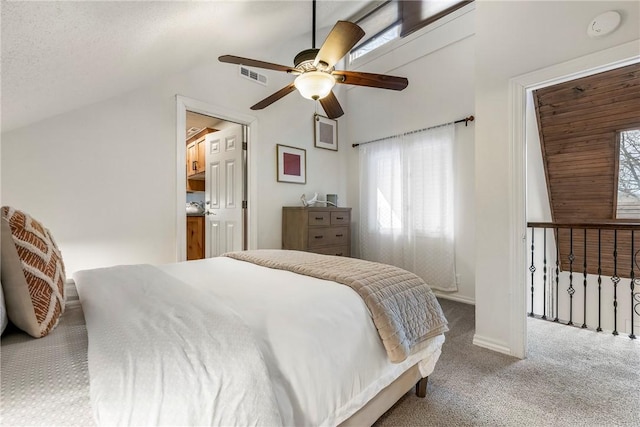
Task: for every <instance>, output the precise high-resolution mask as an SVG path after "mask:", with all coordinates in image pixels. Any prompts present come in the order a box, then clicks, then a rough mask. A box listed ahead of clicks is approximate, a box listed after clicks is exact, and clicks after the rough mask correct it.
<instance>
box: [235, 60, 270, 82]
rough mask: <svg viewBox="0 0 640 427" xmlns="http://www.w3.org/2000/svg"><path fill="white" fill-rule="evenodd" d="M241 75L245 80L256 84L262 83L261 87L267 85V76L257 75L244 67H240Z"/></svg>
mask: <svg viewBox="0 0 640 427" xmlns="http://www.w3.org/2000/svg"><path fill="white" fill-rule="evenodd" d="M240 75H241V76H242V77H244V78H245V79H249V80H252V81H254V82H256V83H260V84H261V85H264V86H266V85H267V76H265V75H264V74H260V73H257V72H255V71H253V70H251V69H249V68H247V67H245V66H243V65H240Z"/></svg>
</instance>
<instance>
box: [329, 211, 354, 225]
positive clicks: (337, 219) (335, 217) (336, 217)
mask: <svg viewBox="0 0 640 427" xmlns="http://www.w3.org/2000/svg"><path fill="white" fill-rule="evenodd" d="M350 222H351V218H349V212H331V225H349V223H350Z"/></svg>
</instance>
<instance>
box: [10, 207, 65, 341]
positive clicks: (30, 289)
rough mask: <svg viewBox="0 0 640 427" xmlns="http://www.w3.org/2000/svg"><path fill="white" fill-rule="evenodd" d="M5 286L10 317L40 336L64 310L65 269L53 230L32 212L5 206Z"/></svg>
mask: <svg viewBox="0 0 640 427" xmlns="http://www.w3.org/2000/svg"><path fill="white" fill-rule="evenodd" d="M0 223H2V224H1V225H2V236H1V237H2V239H1V243H2V266H1V270H0V271H1V273H2V278H1V280H2V287H3V290H4V297H5V304H6V308H7V314H8V316H9V320H11V322H13V324H14V325H16V326H17V327H18V328H20V329H22V330H23V331H25V332H26V333H28V334H29V335H31V336H33V337H36V338H40V337H44V336H45V335H47V334H48V333H49V332H51V330H53V328H55V326H56V325H57V324H58V320H59V318H60V315H61V314H62V313H63V312H64V303H65V299H64V282H65V271H64V263H63V261H62V255H61V254H60V250H59V249H58V246H57V245H56V243H55V241H54V240H53V237H52V236H51V233H50V232H49V230H47V229H46V228H45V227H43V226H42V224H40V222H38V221H36V220H35V219H33V218H32V217H31V216H29V215H28V214H26V213H24V212H21V211H19V210H16V209H13V208H11V207H6V206H5V207H3V208H2V219H1V220H0Z"/></svg>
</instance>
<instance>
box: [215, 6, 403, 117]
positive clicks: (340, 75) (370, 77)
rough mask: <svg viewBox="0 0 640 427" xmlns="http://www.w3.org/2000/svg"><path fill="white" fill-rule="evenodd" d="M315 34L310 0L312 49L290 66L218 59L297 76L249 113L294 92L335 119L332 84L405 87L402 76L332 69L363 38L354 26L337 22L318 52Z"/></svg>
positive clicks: (228, 57) (337, 108)
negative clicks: (318, 102) (315, 103)
mask: <svg viewBox="0 0 640 427" xmlns="http://www.w3.org/2000/svg"><path fill="white" fill-rule="evenodd" d="M315 33H316V0H313V28H312V46H313V47H312V48H311V49H306V50H303V51H302V52H300V53H298V54H297V55H296V56H295V58H294V60H293V64H294V66H293V67H288V66H286V65H279V64H273V63H271V62H264V61H259V60H256V59H249V58H241V57H239V56H233V55H223V56H220V57H219V58H218V60H219V61H220V62H226V63H229V64H239V65H246V66H248V67H256V68H265V69H268V70H276V71H284V72H286V73H289V74H293V75H297V76H298V77H296V79H295V81H294V82H293V83H290V84H289V85H287V86H285V87H283V88H282V89H280V90H279V91H277V92H275V93H274V94H272V95H270V96H268V97H266V98H265V99H263V100H262V101H260V102H258V103H257V104H255V105H253V106H252V107H251V109H252V110H261V109H263V108H265V107H268V106H269V105H271V104H273V103H274V102H276V101H277V100H279V99H280V98H283V97H284V96H285V95H288V94H290V93H291V92H293V91H294V90H296V89H298V91H299V92H300V94H301V95H302V96H303V97H305V98H308V99H313V100H318V101H320V104H321V105H322V108H323V109H324V111H325V112H326V113H327V116H328V117H329V118H331V119H335V118H338V117H340V116H342V115H343V114H344V111H343V110H342V107H341V106H340V103H339V102H338V98H336V96H335V94H334V93H333V86H334V85H335V84H336V83H340V84H350V85H356V86H368V87H374V88H380V89H391V90H403V89H404V88H406V87H407V85H408V84H409V81H408V80H407V79H406V78H405V77H396V76H389V75H385V74H373V73H362V72H358V71H346V70H336V69H335V68H334V66H335V64H336V63H337V62H338V61H340V59H342V57H343V56H345V55H346V54H347V53H348V52H349V51H350V50H351V49H352V48H353V47H354V46H355V45H356V43H358V41H359V40H360V39H362V37H364V34H365V33H364V31H363V30H362V28H360V27H359V26H358V25H356V24H354V23H352V22H348V21H338V22H337V23H336V25H335V26H334V27H333V29H332V30H331V32H330V33H329V35H328V36H327V38H326V40H325V41H324V43H323V44H322V46H321V47H320V49H316V47H315V46H316V37H315Z"/></svg>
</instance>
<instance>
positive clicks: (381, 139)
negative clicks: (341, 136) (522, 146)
mask: <svg viewBox="0 0 640 427" xmlns="http://www.w3.org/2000/svg"><path fill="white" fill-rule="evenodd" d="M475 119H476V118H475V117H474V116H469V117H465V118H464V119H460V120H456V121H455V122H449V123H443V124H441V125H436V126H431V127H428V128H424V129H418V130H412V131H411V132H405V133H401V134H399V135H392V136H386V137H384V138H379V139H374V140H373V141H367V142H361V143H359V144H351V146H352V147H353V148H355V147H358V146H360V145H364V144H370V143H372V142H378V141H384V140H385V139H391V138H395V137H398V136H405V135H411V134H412V133H417V132H424V131H425V130H429V129H435V128H439V127H441V126H446V125H450V124H451V123H462V122H464V125H465V126H467V125H468V124H469V122H472V121H474V120H475Z"/></svg>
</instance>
